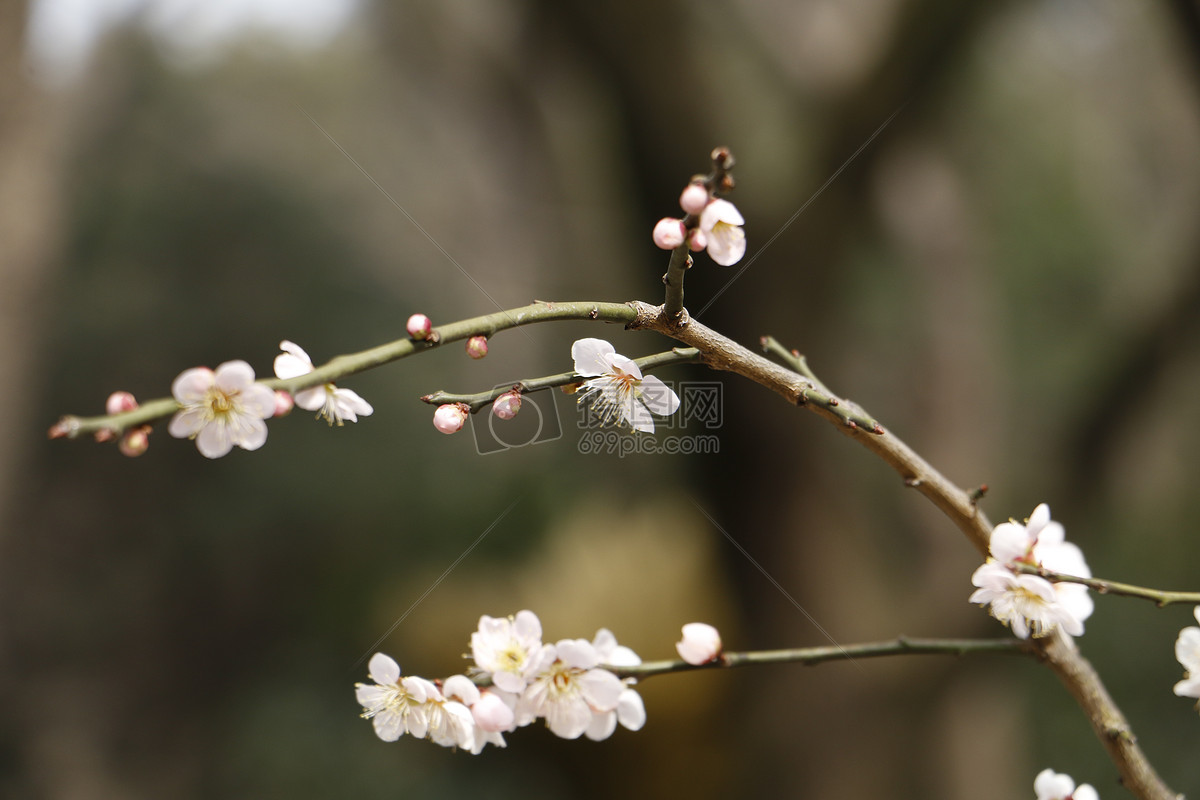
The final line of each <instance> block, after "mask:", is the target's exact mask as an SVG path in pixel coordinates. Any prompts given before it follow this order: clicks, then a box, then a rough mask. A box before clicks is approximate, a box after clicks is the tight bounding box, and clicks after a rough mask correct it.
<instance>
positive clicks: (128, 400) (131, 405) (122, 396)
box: [104, 392, 138, 415]
mask: <svg viewBox="0 0 1200 800" xmlns="http://www.w3.org/2000/svg"><path fill="white" fill-rule="evenodd" d="M137 407H138V402H137V400H134V399H133V395H131V394H130V393H129V392H113V393H112V394H110V395H109V396H108V401H107V402H106V403H105V404H104V411H105V412H106V413H108V414H110V415H111V414H123V413H125V412H126V411H133V410H134V409H135V408H137Z"/></svg>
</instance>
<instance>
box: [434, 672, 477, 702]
mask: <svg viewBox="0 0 1200 800" xmlns="http://www.w3.org/2000/svg"><path fill="white" fill-rule="evenodd" d="M442 694H443V695H445V696H446V697H449V698H453V699H455V700H461V701H462V702H463V704H465V705H468V706H473V705H475V704H476V703H478V702H479V687H478V686H476V685H475V683H474V681H472V680H471V679H470V678H468V677H467V676H466V675H452V676H450V677H449V678H446V680H444V681H442Z"/></svg>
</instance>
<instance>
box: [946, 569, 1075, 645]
mask: <svg viewBox="0 0 1200 800" xmlns="http://www.w3.org/2000/svg"><path fill="white" fill-rule="evenodd" d="M971 583H973V584H974V585H975V586H978V587H979V588H978V589H977V590H976V591H975V592H974V593H973V594H972V595H971V597H970V598H969V602H971V603H990V604H991V613H992V616H993V617H995V618H996V619H998V620H1000V621H1001V622H1002V623H1004V624H1005V625H1011V626H1012V631H1013V633H1014V634H1016V635H1017V636H1018V637H1019V638H1021V639H1028V638H1029V635H1030V633H1032V634H1033V635H1034V636H1035V637H1038V636H1046V635H1047V634H1049V633H1051V632H1053V631H1054V629H1055V628H1057V627H1058V626H1059V625H1061V626H1062V627H1063V630H1065V631H1066V632H1067V633H1069V634H1071V635H1072V636H1079V635H1081V634H1082V633H1083V622H1082V621H1080V620H1079V619H1077V618H1076V617H1075V616H1074V615H1072V614H1071V612H1070V611H1069V610H1068V609H1067V608H1066V607H1065V606H1063V604H1062V603H1060V602H1059V599H1058V594H1057V593H1056V592H1055V590H1054V584H1052V583H1050V581H1048V580H1046V579H1045V578H1039V577H1038V576H1037V575H1017V574H1014V573H1013V571H1012V570H1010V569H1009V568H1008V567H1006V566H1004V565H1003V564H998V563H996V562H994V561H990V562H988V563H987V564H984V565H983V566H981V567H980V568H979V569H977V570H975V574H974V575H972V576H971Z"/></svg>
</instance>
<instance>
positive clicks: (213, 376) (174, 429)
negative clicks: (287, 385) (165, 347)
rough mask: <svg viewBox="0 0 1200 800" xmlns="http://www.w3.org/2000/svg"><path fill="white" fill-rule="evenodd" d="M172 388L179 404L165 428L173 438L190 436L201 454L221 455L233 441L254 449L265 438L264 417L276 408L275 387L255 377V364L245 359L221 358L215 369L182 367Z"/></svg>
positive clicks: (212, 456)
mask: <svg viewBox="0 0 1200 800" xmlns="http://www.w3.org/2000/svg"><path fill="white" fill-rule="evenodd" d="M171 394H173V395H174V396H175V400H176V402H178V403H179V404H180V405H181V406H183V407H182V408H181V409H180V410H179V411H177V412H176V413H175V416H174V417H172V418H171V424H170V425H169V426H167V430H168V431H169V432H170V434H171V435H172V436H174V437H175V438H177V439H185V438H187V439H195V440H196V449H197V450H199V451H200V454H201V455H203V456H205V457H206V458H220V457H221V456H223V455H225V454H226V453H228V452H229V451H230V450H232V449H233V446H234V445H237V446H238V447H240V448H242V449H243V450H257V449H258V448H260V447H262V446H263V444H264V443H265V442H266V441H267V425H266V423H265V422H263V420H264V419H268V418H269V417H271V416H273V415H274V414H275V393H274V392H273V391H271V390H270V389H268V388H267V387H266V386H263V385H262V384H260V383H255V382H254V369H253V368H252V367H251V366H250V365H249V364H247V363H246V362H245V361H226V362H225V363H224V364H221V365H220V366H218V367H217V369H216V372H214V371H213V370H211V369H208V368H207V367H196V368H194V369H187V370H184V371H183V372H181V373H180V374H179V377H177V378H176V379H175V382H174V383H172V384H171Z"/></svg>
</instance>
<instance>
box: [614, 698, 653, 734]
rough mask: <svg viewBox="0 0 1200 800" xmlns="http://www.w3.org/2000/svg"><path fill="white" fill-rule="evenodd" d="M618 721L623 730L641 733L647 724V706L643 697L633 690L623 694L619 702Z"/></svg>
mask: <svg viewBox="0 0 1200 800" xmlns="http://www.w3.org/2000/svg"><path fill="white" fill-rule="evenodd" d="M617 721H618V722H620V723H621V726H622V727H623V728H626V729H628V730H631V731H640V730H641V729H642V726H643V725H645V724H646V704H645V703H643V702H642V696H641V695H640V694H638V693H637V692H635V691H634V690H633V689H626V690H625V691H623V692H621V697H620V698H619V699H618V700H617Z"/></svg>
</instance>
